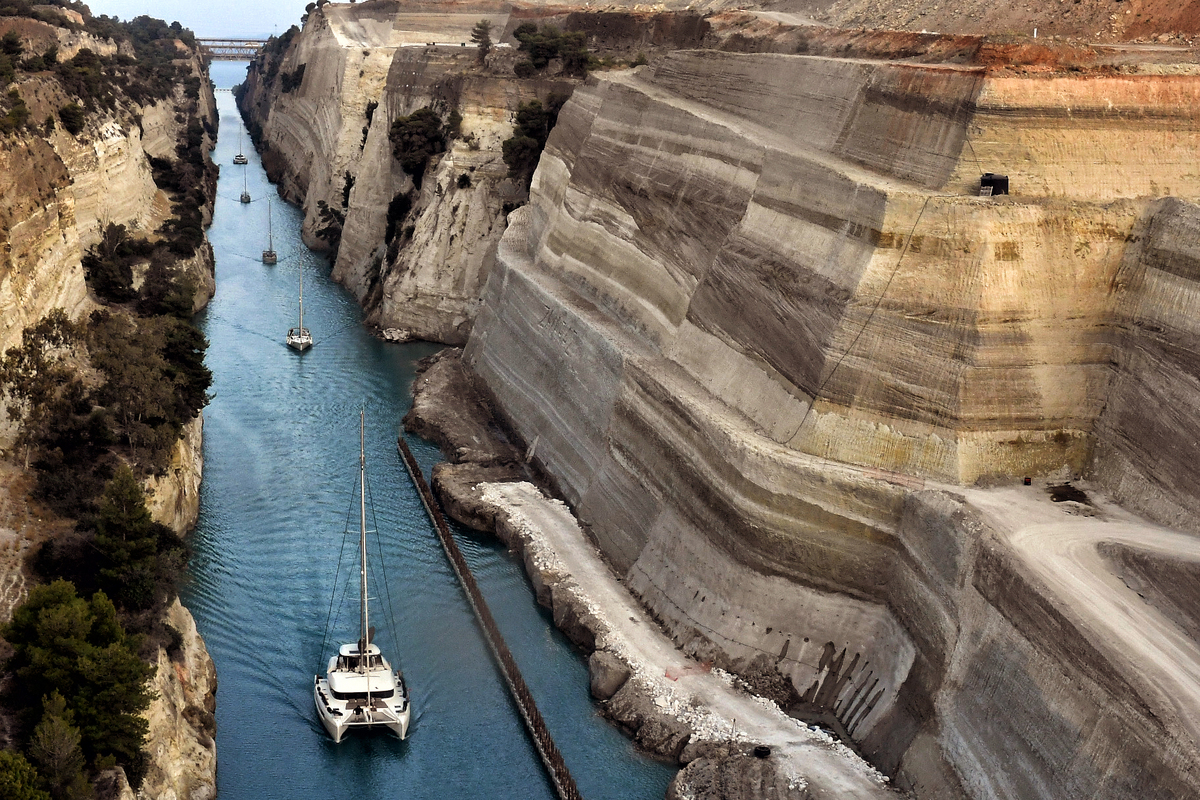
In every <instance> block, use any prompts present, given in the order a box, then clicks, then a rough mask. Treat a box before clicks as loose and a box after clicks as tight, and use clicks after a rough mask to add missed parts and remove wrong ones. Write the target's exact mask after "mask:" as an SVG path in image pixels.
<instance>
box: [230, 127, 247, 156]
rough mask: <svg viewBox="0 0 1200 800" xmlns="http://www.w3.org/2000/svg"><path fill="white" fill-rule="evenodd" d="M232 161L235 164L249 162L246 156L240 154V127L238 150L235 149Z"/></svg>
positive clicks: (239, 131)
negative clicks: (235, 153)
mask: <svg viewBox="0 0 1200 800" xmlns="http://www.w3.org/2000/svg"><path fill="white" fill-rule="evenodd" d="M233 163H235V164H248V163H249V161H248V160H247V159H246V157H245V156H244V155H242V129H241V128H238V151H237V155H236V156H234V157H233Z"/></svg>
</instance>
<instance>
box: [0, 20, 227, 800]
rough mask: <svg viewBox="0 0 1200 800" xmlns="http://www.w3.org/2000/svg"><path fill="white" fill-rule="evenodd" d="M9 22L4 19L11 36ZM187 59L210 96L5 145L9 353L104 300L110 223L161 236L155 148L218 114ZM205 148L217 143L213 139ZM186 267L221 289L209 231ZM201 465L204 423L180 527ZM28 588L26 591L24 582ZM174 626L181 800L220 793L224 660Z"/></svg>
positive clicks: (120, 108)
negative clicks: (94, 254)
mask: <svg viewBox="0 0 1200 800" xmlns="http://www.w3.org/2000/svg"><path fill="white" fill-rule="evenodd" d="M67 13H75V12H70V11H68V12H67ZM6 20H7V22H8V23H9V24H10V25H13V24H16V23H14V22H13V19H11V18H6ZM18 22H20V23H22V24H21V25H19V26H17V28H15V29H17V30H18V31H19V32H20V33H21V35H22V36H23V39H24V41H25V43H26V44H27V45H29V44H30V43H32V44H33V45H38V47H36V48H35V49H36V50H37V51H39V52H40V51H41V50H44V49H45V45H47V44H48V43H47V42H43V41H42V40H41V39H39V36H43V35H45V36H53V37H58V36H60V35H61V36H62V37H64V38H62V39H57V38H56V39H54V40H52V41H51V42H50V43H53V41H58V42H59V43H60V47H61V49H60V56H62V57H69V56H70V55H72V54H73V53H74V52H75V51H77V50H78V49H80V48H81V47H89V48H90V49H92V50H93V51H95V52H98V53H99V54H102V55H106V54H112V53H115V52H117V46H116V44H115V43H112V42H107V44H105V42H98V41H97V40H95V39H94V37H90V36H88V35H86V34H75V33H70V32H65V31H63V30H62V29H58V28H53V27H52V26H48V25H45V24H44V23H34V22H32V21H28V20H18ZM24 23H29V24H28V25H26V24H24ZM4 30H5V28H4V27H3V26H2V25H0V32H3V31H4ZM56 32H57V33H56ZM182 57H186V58H187V62H186V63H187V65H188V67H189V68H190V72H191V74H192V76H193V77H195V78H197V79H201V89H200V92H199V97H198V98H192V99H189V98H187V97H186V94H185V89H184V87H183V86H182V85H180V86H178V87H177V88H176V89H175V94H174V96H173V97H171V98H168V99H166V100H163V101H160V102H159V103H157V104H155V105H150V106H136V107H130V106H129V105H127V104H118V105H117V106H116V108H115V110H112V111H109V112H103V113H101V112H97V113H96V114H94V115H90V116H89V117H88V118H87V121H86V124H85V127H84V129H83V130H82V131H81V132H80V133H79V134H78V135H72V134H70V133H68V132H67V131H65V130H63V129H62V127H61V126H58V127H55V128H54V129H53V130H48V129H39V130H37V132H36V133H35V132H31V131H25V132H22V133H19V134H18V135H15V136H12V137H10V138H8V139H7V140H6V142H5V144H4V146H2V147H0V175H4V179H5V191H4V192H3V193H0V351H2V350H3V349H5V348H7V347H10V346H12V345H14V344H18V343H19V342H20V338H21V333H22V331H23V329H24V328H25V327H26V326H29V325H31V324H33V323H35V322H36V321H37V320H39V319H41V318H42V317H44V316H45V315H46V314H47V313H48V312H49V311H50V310H51V309H54V308H63V309H65V310H66V311H67V313H68V315H70V316H72V317H74V318H78V317H81V316H83V315H84V314H86V313H87V312H89V311H90V310H92V309H93V308H95V307H96V306H95V303H94V301H93V300H92V299H91V298H89V296H88V291H87V286H86V284H85V281H84V273H83V269H82V267H81V259H82V255H83V253H84V252H85V251H86V250H87V249H88V248H89V247H91V246H93V245H94V244H96V243H97V242H98V241H99V240H100V235H101V231H102V229H103V228H104V227H105V226H107V225H108V224H109V223H113V224H119V225H124V226H126V228H128V229H129V230H130V231H131V232H132V233H134V235H143V236H145V235H149V236H151V237H153V233H154V231H155V230H156V229H157V228H158V227H159V225H161V223H163V222H164V221H165V220H166V219H168V218H169V217H170V215H171V203H170V200H169V199H168V197H167V196H166V194H165V193H164V192H162V191H161V190H159V189H158V187H157V186H156V185H155V183H154V180H153V175H152V171H151V168H150V162H149V158H150V157H160V158H174V157H175V155H176V145H177V144H178V143H179V142H180V141H181V140H183V138H184V132H185V130H186V124H187V121H188V116H187V115H188V114H190V113H194V114H195V115H196V116H197V117H198V118H199V120H201V121H205V122H207V123H209V125H210V129H215V123H216V103H215V100H214V98H213V95H212V92H211V88H210V87H209V84H208V81H207V75H206V72H205V65H204V64H203V63H202V61H201V59H200V56H199V54H198V53H195V52H183V51H181V58H182ZM16 90H17V91H18V93H19V94H20V95H21V97H22V98H23V99H24V101H25V103H26V105H27V107H28V108H29V111H30V116H31V118H32V119H36V120H42V119H45V118H46V117H48V116H52V115H53V114H55V113H56V112H57V111H58V109H59V108H61V107H62V106H64V105H66V104H67V103H68V102H69V100H70V98H68V97H67V96H66V95H64V94H63V93H62V90H61V88H60V87H59V85H58V84H57V82H56V81H55V80H54V79H52V78H50V77H46V76H43V75H38V74H27V75H24V76H23V78H22V80H21V81H20V82H19V83H18V84H17V86H16ZM206 144H208V145H211V144H212V142H211V139H209V140H208V141H207V142H206ZM211 212H212V208H211V204H210V205H209V206H208V207H206V208H205V209H203V213H204V217H205V219H204V222H205V223H207V222H208V221H209V220H210V219H211ZM177 266H178V268H179V269H181V271H182V272H183V273H184V274H185V275H186V276H187V277H188V278H189V279H191V280H192V282H193V283H194V284H195V285H196V287H197V291H196V301H195V302H196V308H197V309H199V308H201V307H203V305H204V304H206V303H207V301H208V299H209V298H210V297H211V296H212V291H213V286H214V281H213V257H212V249H211V247H210V246H209V245H208V243H207V241H205V242H204V243H203V245H202V246H201V247H200V248H199V249H198V250H197V252H196V254H195V255H194V256H193V257H191V258H190V259H186V260H184V261H181V262H180V263H179V264H178V265H177ZM200 474H201V421H200V420H199V419H197V420H195V421H194V422H193V423H191V424H190V425H188V426H187V427H186V429H185V431H184V434H183V437H182V438H181V440H180V441H179V442H178V443H176V445H175V448H174V451H173V453H172V456H171V464H170V467H169V468H168V470H167V471H166V472H165V473H164V475H163V476H162V477H160V478H155V479H152V480H151V481H150V482H149V484H148V486H147V494H148V495H149V496H150V499H149V506H150V509H151V512H152V515H153V517H154V519H155V520H156V521H158V522H162V523H163V524H166V525H168V526H169V527H171V528H172V529H173V530H175V531H177V532H179V533H181V534H182V533H185V532H187V531H189V530H190V529H191V528H192V527H193V526H194V525H195V522H196V517H197V514H198V511H199V482H200ZM39 522H40V520H39ZM30 534H31V535H33V536H37V535H38V534H37V533H36V532H30ZM6 566H7V565H6ZM15 566H16V568H17V569H19V568H20V566H19V565H15ZM9 577H11V576H5V579H6V584H7V579H8V578H9ZM18 577H19V576H18ZM18 585H19V588H20V590H21V591H22V592H23V590H24V588H25V584H24V581H23V580H20V581H19V584H18ZM9 599H11V601H12V602H15V601H16V599H17V598H15V597H13V598H6V600H9ZM167 623H168V624H169V625H170V626H171V627H173V628H174V629H175V630H177V631H178V632H179V633H180V640H181V644H180V647H179V650H178V652H173V653H172V654H170V655H168V654H167V653H166V652H165V651H164V652H160V653H159V656H158V663H157V670H156V673H155V676H154V678H153V688H154V690H155V692H156V693H157V697H156V699H155V700H154V701H153V703H152V705H151V707H150V708H149V709H148V710H147V712H146V716H147V719H148V721H149V723H150V732H149V735H148V739H147V751H148V753H149V755H150V759H149V763H148V767H147V776H146V778H145V782H144V785H143V789H142V793H143V794H144V795H145V796H148V797H155V798H175V799H176V800H186V799H187V798H194V799H196V800H202V799H203V798H211V797H214V796H215V794H216V746H215V743H214V742H213V740H212V734H213V725H214V721H213V720H214V718H213V716H212V711H213V707H214V703H215V692H216V675H215V668H214V666H213V663H212V661H211V659H210V658H209V656H208V653H207V650H206V648H205V646H204V642H203V641H202V640H201V639H200V637H199V635H198V633H197V632H196V627H195V623H194V622H193V621H192V618H191V615H190V614H189V613H188V611H187V609H186V608H183V607H182V606H180V605H179V603H178V602H177V601H176V602H175V603H174V605H173V606H172V607H171V608H169V609H168V611H167ZM117 772H118V773H120V771H119V770H118V771H117ZM104 782H107V783H110V784H111V785H112V787H115V788H113V791H116V792H118V793H120V792H122V791H123V792H126V793H129V789H128V784H127V783H126V782H125V779H124V775H123V774H117V775H110V776H108V777H107V778H106V779H105V781H102V783H104ZM122 787H123V788H122ZM129 794H130V796H131V794H132V793H129Z"/></svg>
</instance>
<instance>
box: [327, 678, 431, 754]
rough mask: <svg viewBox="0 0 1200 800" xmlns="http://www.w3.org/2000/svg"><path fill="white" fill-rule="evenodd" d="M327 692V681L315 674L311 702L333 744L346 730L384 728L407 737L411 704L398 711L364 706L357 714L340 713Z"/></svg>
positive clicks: (336, 742) (340, 739)
mask: <svg viewBox="0 0 1200 800" xmlns="http://www.w3.org/2000/svg"><path fill="white" fill-rule="evenodd" d="M328 692H329V686H328V683H327V682H326V681H323V680H321V676H319V675H318V676H315V680H314V681H313V702H314V703H315V704H316V706H317V716H318V717H320V718H321V724H322V725H324V726H325V730H326V731H327V732H328V733H329V736H330V738H332V739H333V741H334V743H335V744H340V743H341V741H342V737H343V736H345V735H346V733H347V732H348V731H350V730H360V729H371V728H374V729H380V728H384V729H387V730H389V731H391V732H392V733H394V734H396V735H397V736H399V737H400V738H401V739H404V738H407V737H408V720H409V717H410V715H411V711H412V707H411V706H406V707H405V709H404V711H401V712H399V713H397V712H393V711H391V710H385V711H379V710H372V709H366V708H364V709H360V711H359V713H357V714H356V713H353V712H350V711H342V713H340V714H338V713H336V712H335V709H334V707H333V705H332V704H331V701H330V699H329V694H328ZM338 711H341V709H338Z"/></svg>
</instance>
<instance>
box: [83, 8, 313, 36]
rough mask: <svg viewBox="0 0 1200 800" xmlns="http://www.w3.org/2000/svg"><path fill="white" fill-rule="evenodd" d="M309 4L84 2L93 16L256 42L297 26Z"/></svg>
mask: <svg viewBox="0 0 1200 800" xmlns="http://www.w3.org/2000/svg"><path fill="white" fill-rule="evenodd" d="M309 2H310V0H205V2H197V0H84V3H86V4H87V6H88V8H90V9H91V10H92V13H93V14H106V15H108V16H110V17H113V16H115V17H119V18H121V19H123V20H130V19H133V18H134V17H139V16H141V15H143V14H145V15H147V16H150V17H155V18H157V19H161V20H164V21H165V22H176V21H178V22H179V24H180V25H182V26H183V27H185V28H191V30H192V32H193V33H195V34H196V35H197V36H199V37H200V38H202V39H203V38H210V39H212V38H220V37H227V36H228V37H239V36H244V37H246V38H248V39H258V38H264V37H267V36H271V35H272V34H280V33H283V32H284V31H286V30H287V29H288V28H289V27H291V26H292V25H299V24H300V16H301V15H302V14H303V13H304V7H305V6H306V5H308V3H309Z"/></svg>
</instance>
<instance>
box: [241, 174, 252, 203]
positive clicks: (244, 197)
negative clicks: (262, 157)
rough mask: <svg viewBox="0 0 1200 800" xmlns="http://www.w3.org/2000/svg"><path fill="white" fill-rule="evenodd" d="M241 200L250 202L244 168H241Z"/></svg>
mask: <svg viewBox="0 0 1200 800" xmlns="http://www.w3.org/2000/svg"><path fill="white" fill-rule="evenodd" d="M242 202H243V203H249V202H250V189H248V188H247V187H246V170H245V169H243V170H242Z"/></svg>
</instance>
